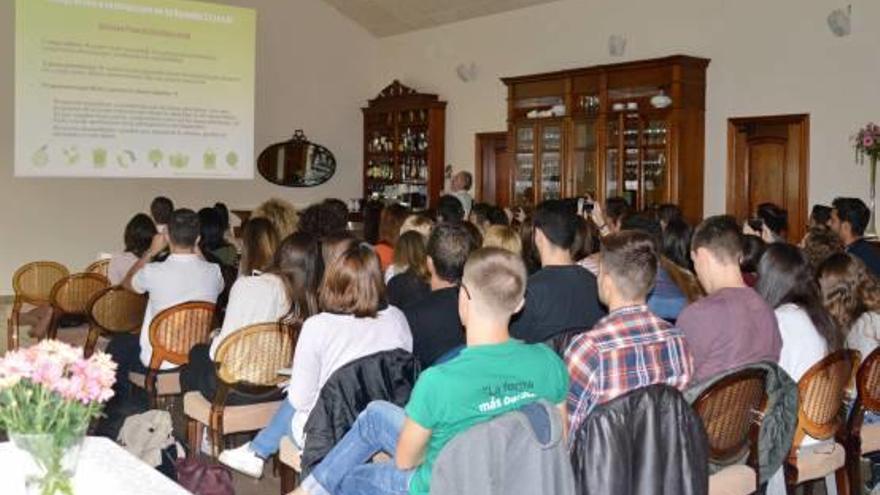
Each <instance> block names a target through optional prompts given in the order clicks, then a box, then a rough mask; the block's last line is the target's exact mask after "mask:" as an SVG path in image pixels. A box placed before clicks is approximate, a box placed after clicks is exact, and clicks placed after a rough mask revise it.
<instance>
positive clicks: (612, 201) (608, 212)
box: [577, 196, 631, 275]
mask: <svg viewBox="0 0 880 495" xmlns="http://www.w3.org/2000/svg"><path fill="white" fill-rule="evenodd" d="M630 214H631V209H630V206H629V203H627V202H626V200H625V199H624V198H621V197H619V196H612V197H610V198H608V199H606V200H605V208H604V209H603V208H602V207H601V205H600V204H599V203H598V202H596V203H594V204H593V211H591V212H590V220H592V222H593V225H595V226H596V228H597V229H598V230H599V234H600V235H608V234H613V233H615V232H620V229H621V225H623V220H624V218H626V217H628V216H629V215H630ZM577 262H578V264H579V265H580V266H582V267H583V268H586V269H587V270H589V271H590V273H592V274H593V275H598V274H599V252H598V250H596V251H595V252H594V253H593V254H591V255H589V256H587V257H585V258H581V259H579V260H577Z"/></svg>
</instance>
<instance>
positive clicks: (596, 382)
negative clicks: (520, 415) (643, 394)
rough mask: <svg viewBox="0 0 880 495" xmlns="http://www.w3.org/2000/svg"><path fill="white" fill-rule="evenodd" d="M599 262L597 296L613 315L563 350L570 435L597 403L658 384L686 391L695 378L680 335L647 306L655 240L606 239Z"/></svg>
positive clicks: (624, 235)
mask: <svg viewBox="0 0 880 495" xmlns="http://www.w3.org/2000/svg"><path fill="white" fill-rule="evenodd" d="M600 260H601V261H600V263H599V280H598V284H599V297H600V298H601V300H602V302H603V303H605V305H607V306H608V311H609V314H608V316H606V317H604V318H602V319H601V320H599V322H598V323H597V324H596V326H594V327H593V328H592V329H591V330H588V331H585V332H584V333H582V334H580V335H578V336H577V337H575V338H574V340H572V342H571V345H569V347H568V349H567V350H566V351H565V364H566V366H567V368H568V373H569V376H570V377H571V388H570V390H569V394H568V414H569V431H571V432H573V431H576V430H577V429H578V428H579V427H580V425H581V423H582V422H583V421H584V419H585V418H586V417H587V415H588V414H589V413H590V411H592V409H593V407H595V406H596V405H598V404H602V403H605V402H608V401H609V400H612V399H614V398H616V397H618V396H620V395H623V394H625V393H627V392H629V391H630V390H633V389H637V388H641V387H646V386H649V385H653V384H655V383H665V384H667V385H672V386H674V387H677V388H679V389H684V388H685V386H687V385H688V383H689V382H690V379H691V376H692V374H693V359H692V358H691V355H690V352H689V350H688V346H687V343H686V342H685V337H684V335H683V334H682V332H681V330H679V329H677V328H674V327H673V326H672V325H671V324H669V323H668V322H666V321H664V320H662V319H661V318H659V317H658V316H657V315H656V314H654V313H653V312H652V311H651V310H650V309H649V306H648V305H647V303H646V299H647V296H648V293H650V292H651V290H652V289H653V287H654V282H655V280H656V277H657V273H658V263H659V258H658V256H657V253H656V245H655V242H654V240H653V239H652V238H651V236H650V235H648V234H646V233H643V232H637V231H626V230H625V231H622V232H620V233H617V234H611V235H609V236H607V237H606V238H605V240H604V243H603V246H602V256H601V258H600Z"/></svg>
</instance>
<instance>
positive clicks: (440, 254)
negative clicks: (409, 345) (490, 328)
mask: <svg viewBox="0 0 880 495" xmlns="http://www.w3.org/2000/svg"><path fill="white" fill-rule="evenodd" d="M477 247H479V246H478V245H477V242H476V240H475V239H474V238H473V236H472V235H471V234H470V233H469V232H468V231H467V230H466V229H465V228H464V226H463V225H462V224H460V223H458V224H456V223H441V224H440V225H437V226H436V227H435V228H434V231H433V232H432V233H431V237H430V238H429V239H428V272H429V273H430V274H431V293H430V294H428V295H427V296H426V297H424V298H423V299H422V300H420V301H418V302H417V303H415V304H413V305H411V306H407V307H405V308H404V309H403V312H404V314H406V319H407V321H408V322H409V328H410V330H411V331H412V334H413V353H414V354H415V355H416V357H417V358H418V359H419V362H420V363H422V366H423V367H425V368H427V367H429V366H431V365H433V364H434V363H435V362H436V361H437V359H438V358H440V357H441V356H443V355H444V354H446V353H448V352H449V351H450V350H452V349H455V348H457V347H460V346H463V345H464V343H465V338H464V327H462V323H461V320H460V319H459V317H458V286H459V284H461V277H462V274H463V273H464V265H465V262H466V261H467V259H468V256H469V255H470V254H471V252H472V251H474V250H475V249H477Z"/></svg>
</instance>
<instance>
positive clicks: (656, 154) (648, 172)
mask: <svg viewBox="0 0 880 495" xmlns="http://www.w3.org/2000/svg"><path fill="white" fill-rule="evenodd" d="M642 167H643V168H644V172H643V174H642V190H643V191H644V198H645V204H644V207H645V208H647V207H650V206H653V205H659V204H662V203H665V202H666V201H667V197H668V196H667V192H668V191H667V190H666V183H667V180H666V176H667V170H668V166H667V161H666V150H662V149H646V150H645V151H644V159H643V160H642Z"/></svg>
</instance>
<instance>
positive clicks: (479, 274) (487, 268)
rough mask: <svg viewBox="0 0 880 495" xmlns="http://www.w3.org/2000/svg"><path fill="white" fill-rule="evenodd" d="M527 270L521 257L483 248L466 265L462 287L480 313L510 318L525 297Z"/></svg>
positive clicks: (499, 249)
mask: <svg viewBox="0 0 880 495" xmlns="http://www.w3.org/2000/svg"><path fill="white" fill-rule="evenodd" d="M527 278H528V275H527V273H526V266H525V264H524V263H523V260H522V257H521V256H519V255H518V254H514V253H512V252H510V251H508V250H506V249H502V248H498V247H487V248H480V249H477V250H476V251H474V252H473V253H471V255H470V256H469V257H468V260H467V263H465V265H464V276H463V277H462V285H463V286H464V289H465V290H466V291H467V294H468V297H469V298H470V299H471V301H473V302H474V303H475V304H476V305H477V308H476V309H477V310H478V311H481V312H482V311H485V312H489V313H491V314H492V315H494V316H497V317H499V318H509V317H510V316H511V315H512V314H513V313H514V312H515V311H516V310H517V308H519V305H520V303H522V301H523V297H525V293H526V280H527Z"/></svg>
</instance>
